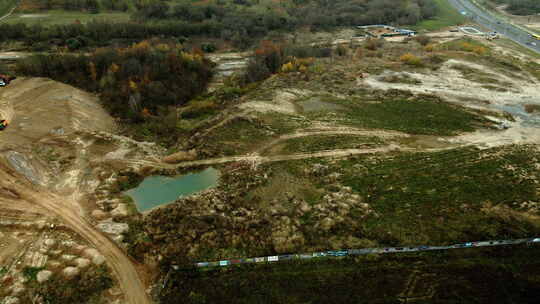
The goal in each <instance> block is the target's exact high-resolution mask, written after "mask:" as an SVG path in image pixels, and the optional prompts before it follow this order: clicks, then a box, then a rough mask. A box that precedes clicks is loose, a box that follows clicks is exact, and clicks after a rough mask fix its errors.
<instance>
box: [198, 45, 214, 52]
mask: <svg viewBox="0 0 540 304" xmlns="http://www.w3.org/2000/svg"><path fill="white" fill-rule="evenodd" d="M201 50H203V51H204V52H206V53H213V52H215V51H216V50H217V47H216V46H215V45H214V44H213V43H204V44H202V45H201Z"/></svg>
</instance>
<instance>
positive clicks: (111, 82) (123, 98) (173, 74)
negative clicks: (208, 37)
mask: <svg viewBox="0 0 540 304" xmlns="http://www.w3.org/2000/svg"><path fill="white" fill-rule="evenodd" d="M211 68H212V66H211V62H210V61H209V60H208V59H206V58H204V57H203V56H202V55H201V54H193V53H187V52H185V51H182V48H181V46H180V45H163V44H162V43H161V44H160V43H158V42H157V41H143V42H140V43H138V44H135V45H133V46H131V47H128V48H123V49H115V48H103V49H98V50H96V51H94V52H93V53H91V54H90V55H89V56H85V55H72V54H52V55H36V56H32V57H29V58H27V59H25V60H22V61H20V62H18V64H17V66H16V69H17V71H18V73H20V74H24V75H30V76H40V77H48V78H52V79H55V80H58V81H61V82H65V83H68V84H71V85H74V86H77V87H80V88H82V89H85V90H89V91H94V92H97V93H100V95H101V99H102V101H103V103H104V105H105V107H107V108H108V109H109V110H110V111H111V113H112V114H113V115H115V116H117V117H120V118H129V119H131V120H141V119H144V118H145V117H149V116H150V115H151V114H156V113H158V112H166V109H167V108H168V107H170V106H181V105H183V104H185V103H186V102H187V101H189V100H190V99H191V98H193V97H194V96H196V95H198V94H200V93H202V92H204V91H205V89H206V87H207V85H208V83H209V81H210V80H211V78H212V69H211ZM143 109H145V112H144V113H145V114H144V115H142V113H143V112H142V110H143Z"/></svg>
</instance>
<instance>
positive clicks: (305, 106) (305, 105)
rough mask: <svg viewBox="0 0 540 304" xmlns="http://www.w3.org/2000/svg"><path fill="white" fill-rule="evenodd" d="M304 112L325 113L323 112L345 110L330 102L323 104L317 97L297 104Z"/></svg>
mask: <svg viewBox="0 0 540 304" xmlns="http://www.w3.org/2000/svg"><path fill="white" fill-rule="evenodd" d="M298 105H299V106H300V107H301V108H302V111H304V112H315V111H325V110H341V109H345V108H344V107H343V106H340V105H338V104H335V103H331V102H324V101H322V100H321V99H320V98H318V97H314V98H310V99H308V100H304V101H301V102H299V103H298Z"/></svg>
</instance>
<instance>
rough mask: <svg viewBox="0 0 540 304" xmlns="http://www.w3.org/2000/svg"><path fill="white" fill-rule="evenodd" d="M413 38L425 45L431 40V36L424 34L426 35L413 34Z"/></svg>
mask: <svg viewBox="0 0 540 304" xmlns="http://www.w3.org/2000/svg"><path fill="white" fill-rule="evenodd" d="M414 40H416V41H417V42H418V43H420V44H421V45H423V46H426V45H428V44H429V43H430V42H431V37H429V36H426V35H419V36H415V37H414Z"/></svg>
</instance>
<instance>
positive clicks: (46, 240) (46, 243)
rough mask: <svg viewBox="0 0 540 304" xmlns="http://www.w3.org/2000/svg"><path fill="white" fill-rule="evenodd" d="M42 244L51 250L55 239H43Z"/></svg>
mask: <svg viewBox="0 0 540 304" xmlns="http://www.w3.org/2000/svg"><path fill="white" fill-rule="evenodd" d="M43 244H45V246H47V247H49V248H52V247H53V246H54V245H56V240H55V239H45V240H44V241H43Z"/></svg>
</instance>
